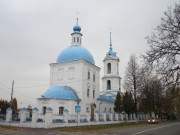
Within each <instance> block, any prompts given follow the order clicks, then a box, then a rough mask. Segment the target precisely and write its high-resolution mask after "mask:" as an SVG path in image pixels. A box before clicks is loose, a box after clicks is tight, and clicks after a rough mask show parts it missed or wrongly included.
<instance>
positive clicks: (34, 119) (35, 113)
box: [31, 107, 38, 128]
mask: <svg viewBox="0 0 180 135" xmlns="http://www.w3.org/2000/svg"><path fill="white" fill-rule="evenodd" d="M37 118H38V109H37V108H36V107H35V108H33V109H32V121H31V127H33V128H35V127H36V122H37Z"/></svg>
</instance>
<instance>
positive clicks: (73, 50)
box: [56, 46, 95, 65]
mask: <svg viewBox="0 0 180 135" xmlns="http://www.w3.org/2000/svg"><path fill="white" fill-rule="evenodd" d="M82 59H83V60H86V61H87V62H89V63H91V64H94V65H95V62H94V58H93V56H92V55H91V53H90V52H89V51H88V50H87V49H85V48H84V47H81V46H70V47H68V48H66V49H64V50H63V51H62V52H61V53H60V54H59V56H58V58H57V61H56V62H57V63H61V62H69V61H74V60H82Z"/></svg>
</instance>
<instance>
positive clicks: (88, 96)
mask: <svg viewBox="0 0 180 135" xmlns="http://www.w3.org/2000/svg"><path fill="white" fill-rule="evenodd" d="M87 97H89V89H87Z"/></svg>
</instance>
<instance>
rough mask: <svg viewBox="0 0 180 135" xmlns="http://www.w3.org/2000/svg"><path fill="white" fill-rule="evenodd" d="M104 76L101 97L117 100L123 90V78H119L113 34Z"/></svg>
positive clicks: (106, 58)
mask: <svg viewBox="0 0 180 135" xmlns="http://www.w3.org/2000/svg"><path fill="white" fill-rule="evenodd" d="M103 62H104V76H103V77H102V87H103V88H102V91H101V95H106V96H112V97H113V98H116V95H117V92H118V91H120V90H121V77H120V76H119V58H118V57H117V56H116V52H114V51H113V49H112V42H111V32H110V47H109V51H108V52H107V54H106V57H105V58H104V60H103Z"/></svg>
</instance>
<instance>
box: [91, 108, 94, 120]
mask: <svg viewBox="0 0 180 135" xmlns="http://www.w3.org/2000/svg"><path fill="white" fill-rule="evenodd" d="M91 120H92V121H93V120H94V106H93V105H92V106H91Z"/></svg>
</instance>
